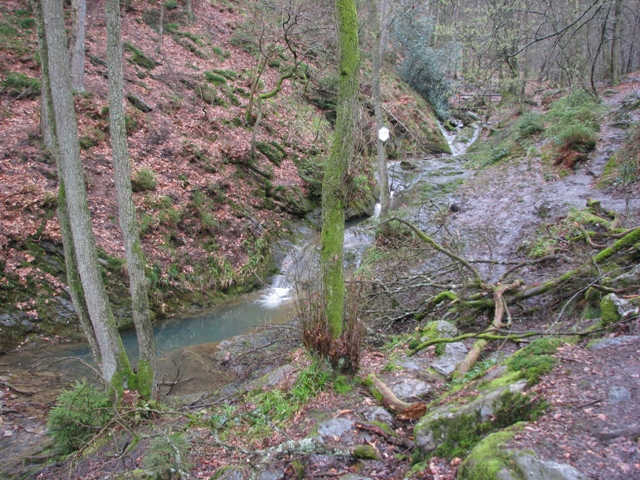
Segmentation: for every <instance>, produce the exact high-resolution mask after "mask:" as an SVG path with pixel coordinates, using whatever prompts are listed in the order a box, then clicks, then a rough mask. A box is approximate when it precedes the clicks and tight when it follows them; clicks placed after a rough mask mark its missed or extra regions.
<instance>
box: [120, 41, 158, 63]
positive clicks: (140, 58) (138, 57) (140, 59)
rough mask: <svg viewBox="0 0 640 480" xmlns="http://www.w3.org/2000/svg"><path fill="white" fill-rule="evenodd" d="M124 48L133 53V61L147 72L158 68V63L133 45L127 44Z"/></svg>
mask: <svg viewBox="0 0 640 480" xmlns="http://www.w3.org/2000/svg"><path fill="white" fill-rule="evenodd" d="M124 48H125V49H126V50H128V51H130V52H131V53H132V57H131V61H132V62H133V63H135V64H136V65H138V66H140V67H142V68H144V69H146V70H151V69H152V68H155V67H156V65H157V63H156V61H155V60H154V59H152V58H150V57H147V56H146V55H145V54H144V53H142V50H140V49H139V48H137V47H135V46H134V45H133V44H131V43H129V42H125V43H124Z"/></svg>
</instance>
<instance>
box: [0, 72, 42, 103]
mask: <svg viewBox="0 0 640 480" xmlns="http://www.w3.org/2000/svg"><path fill="white" fill-rule="evenodd" d="M0 85H2V90H1V91H0V93H4V94H5V95H9V96H11V97H17V98H33V97H37V96H39V95H40V80H38V79H36V78H32V77H29V76H28V75H25V74H23V73H18V72H9V73H7V75H6V77H5V78H4V80H3V81H2V83H1V84H0Z"/></svg>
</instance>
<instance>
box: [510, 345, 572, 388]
mask: <svg viewBox="0 0 640 480" xmlns="http://www.w3.org/2000/svg"><path fill="white" fill-rule="evenodd" d="M561 344H562V341H561V340H559V339H557V338H540V339H538V340H535V341H533V342H532V343H531V344H530V345H528V346H527V347H525V348H523V349H522V350H520V351H518V352H516V353H515V354H513V355H512V356H511V358H509V360H508V361H507V366H508V367H509V370H511V371H512V372H518V373H519V375H520V378H526V379H527V381H528V383H529V385H533V384H535V383H537V382H538V381H539V380H540V377H541V376H542V375H545V374H547V373H549V372H551V370H553V367H554V365H555V364H556V360H555V358H553V357H551V356H549V355H550V354H554V353H556V351H557V350H558V347H559V346H560V345H561Z"/></svg>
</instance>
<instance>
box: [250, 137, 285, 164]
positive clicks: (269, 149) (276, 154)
mask: <svg viewBox="0 0 640 480" xmlns="http://www.w3.org/2000/svg"><path fill="white" fill-rule="evenodd" d="M256 149H257V150H258V151H259V152H260V153H262V154H263V155H264V156H265V157H267V158H268V159H269V161H271V163H273V164H274V165H276V166H277V167H279V166H280V164H281V163H282V160H284V159H285V157H286V156H287V152H285V150H284V148H282V146H280V144H279V143H278V142H276V141H275V140H274V141H271V142H256Z"/></svg>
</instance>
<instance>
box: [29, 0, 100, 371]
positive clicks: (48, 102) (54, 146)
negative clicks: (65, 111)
mask: <svg viewBox="0 0 640 480" xmlns="http://www.w3.org/2000/svg"><path fill="white" fill-rule="evenodd" d="M30 3H31V8H32V9H33V13H34V18H35V21H36V30H37V36H38V49H39V53H40V59H41V68H42V110H41V115H42V116H43V117H44V118H43V119H41V127H42V128H43V131H42V136H43V138H44V142H45V145H46V146H47V149H48V150H49V151H50V152H51V155H52V156H53V158H54V159H55V161H56V166H57V170H58V222H59V224H60V234H61V236H62V246H63V249H64V258H65V264H66V270H67V284H68V285H69V294H70V296H71V302H72V303H73V306H74V307H75V310H76V314H77V315H78V319H79V320H80V326H81V327H82V331H83V332H84V334H85V337H87V341H88V342H89V348H90V350H91V356H92V358H93V359H94V361H95V362H96V363H97V364H98V365H99V364H100V360H101V358H100V349H99V347H98V341H97V339H96V335H95V332H94V331H93V326H92V325H91V319H90V318H89V311H88V310H87V303H86V300H85V298H84V290H83V289H82V283H81V282H80V275H79V273H78V262H77V260H76V253H75V248H74V246H73V237H72V234H71V223H70V220H69V212H68V209H67V198H66V191H65V188H64V180H63V178H62V170H61V164H60V151H59V149H58V142H57V139H56V128H55V116H54V113H53V103H52V102H53V99H52V98H51V85H50V81H49V59H48V53H47V44H46V39H45V33H44V18H43V16H42V8H41V6H40V3H39V2H38V1H37V0H30Z"/></svg>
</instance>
